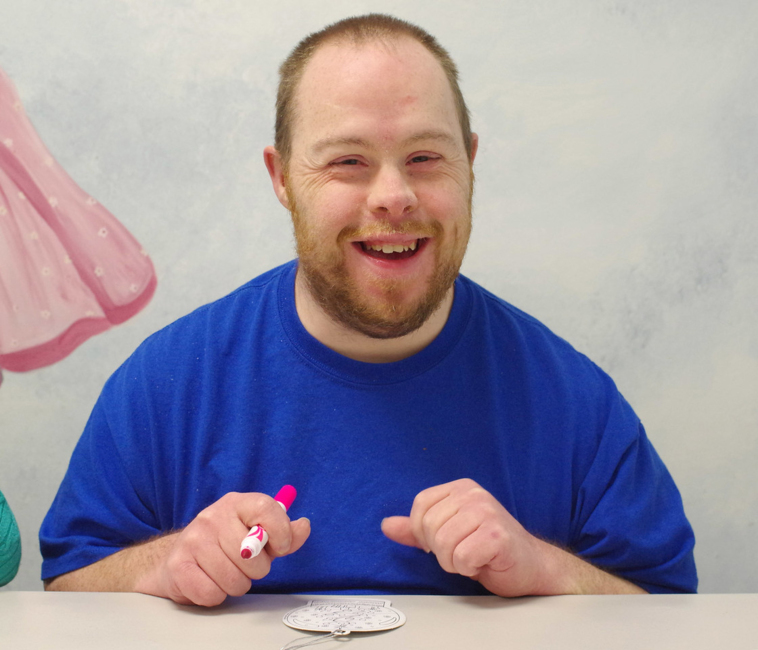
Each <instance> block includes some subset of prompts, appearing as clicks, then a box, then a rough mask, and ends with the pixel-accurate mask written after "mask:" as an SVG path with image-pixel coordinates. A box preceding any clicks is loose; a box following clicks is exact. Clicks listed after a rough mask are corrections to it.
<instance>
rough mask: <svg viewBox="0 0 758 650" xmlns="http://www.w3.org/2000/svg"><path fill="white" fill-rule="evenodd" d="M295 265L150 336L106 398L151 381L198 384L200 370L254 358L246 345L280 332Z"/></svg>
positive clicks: (266, 275) (275, 271)
mask: <svg viewBox="0 0 758 650" xmlns="http://www.w3.org/2000/svg"><path fill="white" fill-rule="evenodd" d="M294 265H295V262H289V263H287V264H284V265H282V266H279V267H276V268H274V269H272V270H270V271H267V272H266V273H264V274H262V275H260V276H258V277H256V278H254V279H252V280H250V281H249V282H247V283H245V284H244V285H242V286H241V287H239V288H237V289H235V290H234V291H232V292H231V293H229V294H228V295H226V296H224V297H222V298H219V299H218V300H215V301H213V302H210V303H208V304H206V305H202V306H201V307H198V308H197V309H195V310H194V311H192V312H190V313H189V314H187V315H185V316H182V317H181V318H179V319H177V320H175V321H174V322H172V323H170V324H169V325H167V326H165V327H163V328H162V329H160V330H158V331H157V332H155V333H154V334H152V335H150V336H149V337H148V338H147V339H145V340H144V341H143V342H142V343H141V344H140V345H139V346H138V347H137V349H136V350H135V351H134V352H133V353H132V354H131V355H130V357H129V358H128V359H127V360H126V361H125V362H124V363H123V364H122V366H121V367H120V368H119V369H118V370H117V371H116V372H115V373H114V374H113V375H112V376H111V378H110V379H109V380H108V383H106V389H105V391H104V392H107V391H108V389H109V385H112V384H114V383H117V384H119V386H118V390H119V391H121V390H123V389H125V388H127V387H128V386H129V385H130V384H136V385H138V386H139V385H144V383H145V381H146V380H148V381H151V383H152V384H153V386H154V387H157V386H158V385H162V384H164V383H167V382H169V383H174V382H176V381H183V382H190V383H196V381H197V380H199V378H200V369H202V371H203V372H204V373H205V372H207V371H208V368H209V367H213V366H214V365H218V364H216V363H215V362H217V361H218V360H219V359H220V358H222V357H226V359H224V361H225V362H229V361H230V359H229V358H228V357H230V356H231V355H237V356H239V355H243V354H247V353H249V352H250V348H249V346H245V345H244V342H245V341H252V340H254V339H255V338H256V337H260V336H261V330H266V329H267V328H269V329H270V328H273V327H276V323H277V322H278V318H277V309H276V305H277V295H278V291H277V288H278V286H279V280H280V279H281V278H282V276H285V275H287V274H288V273H290V272H291V271H292V270H293V268H294ZM269 338H270V337H269ZM193 378H194V379H193Z"/></svg>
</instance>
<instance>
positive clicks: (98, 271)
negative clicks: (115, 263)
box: [95, 266, 105, 278]
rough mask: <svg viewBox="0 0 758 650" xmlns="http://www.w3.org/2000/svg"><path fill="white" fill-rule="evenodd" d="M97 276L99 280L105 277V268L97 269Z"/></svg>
mask: <svg viewBox="0 0 758 650" xmlns="http://www.w3.org/2000/svg"><path fill="white" fill-rule="evenodd" d="M95 275H96V276H97V277H98V278H102V277H103V276H104V275H105V271H103V268H102V267H101V266H98V267H95Z"/></svg>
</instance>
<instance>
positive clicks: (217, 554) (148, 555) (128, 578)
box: [45, 493, 310, 606]
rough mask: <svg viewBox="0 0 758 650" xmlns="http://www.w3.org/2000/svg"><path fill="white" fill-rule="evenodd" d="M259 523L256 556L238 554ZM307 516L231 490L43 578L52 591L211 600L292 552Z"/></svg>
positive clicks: (241, 590) (240, 588)
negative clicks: (292, 516)
mask: <svg viewBox="0 0 758 650" xmlns="http://www.w3.org/2000/svg"><path fill="white" fill-rule="evenodd" d="M255 524H261V525H262V526H263V527H264V528H265V529H266V531H267V532H268V534H269V542H268V544H267V545H266V547H265V548H264V549H263V552H261V554H260V555H258V556H257V557H255V558H253V559H250V560H243V559H242V558H241V557H240V543H241V542H242V540H243V539H244V537H245V535H247V533H248V531H249V529H250V528H251V527H252V526H253V525H255ZM309 534H310V522H309V521H308V520H307V519H305V518H303V519H298V520H297V521H295V522H290V520H289V518H288V517H287V515H286V514H285V512H284V511H283V510H282V508H281V507H280V506H279V504H277V503H276V502H275V501H274V500H273V499H272V498H271V497H269V496H266V495H264V494H238V493H229V494H226V495H225V496H223V497H222V498H221V499H219V500H218V501H217V502H216V503H214V504H213V505H211V506H209V507H208V508H206V509H205V510H203V511H202V512H201V513H200V514H199V515H198V516H197V517H196V518H195V519H194V520H193V521H192V522H190V524H189V525H188V526H187V527H186V528H185V529H184V530H182V531H180V532H176V533H169V534H166V535H163V536H161V537H157V538H153V539H152V540H148V541H147V542H143V543H141V544H136V545H134V546H131V547H128V548H125V549H122V550H121V551H118V552H116V553H114V554H113V555H110V556H109V557H107V558H105V559H103V560H100V561H99V562H95V563H94V564H91V565H89V566H86V567H83V568H81V569H77V570H75V571H71V572H69V573H66V574H63V575H60V576H57V577H55V578H53V579H51V580H48V581H46V582H45V589H47V590H51V591H136V592H140V593H144V594H150V595H153V596H161V597H163V598H170V599H171V600H174V601H176V602H177V603H181V604H192V603H194V604H197V605H205V606H212V605H218V604H220V603H221V602H223V601H224V599H225V598H226V596H227V595H230V596H241V595H242V594H245V593H247V591H248V590H249V589H250V586H251V584H252V582H251V581H252V580H260V579H261V578H263V577H265V576H266V575H267V574H268V572H269V571H270V569H271V562H272V560H273V559H274V558H276V557H281V556H284V555H288V554H290V553H294V552H295V551H297V550H298V549H299V548H300V547H301V546H302V545H303V543H304V542H305V540H306V539H307V538H308V535H309Z"/></svg>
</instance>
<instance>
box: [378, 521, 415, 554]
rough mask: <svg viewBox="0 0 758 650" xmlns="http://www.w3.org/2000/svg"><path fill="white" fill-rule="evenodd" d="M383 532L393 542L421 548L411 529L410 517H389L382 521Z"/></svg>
mask: <svg viewBox="0 0 758 650" xmlns="http://www.w3.org/2000/svg"><path fill="white" fill-rule="evenodd" d="M382 532H383V533H384V534H385V535H386V536H387V537H389V538H390V539H391V540H392V541H393V542H397V543H398V544H403V545H405V546H415V547H417V548H421V546H419V544H418V542H417V541H416V536H415V535H414V534H413V530H412V529H411V519H410V517H387V518H386V519H384V520H383V521H382Z"/></svg>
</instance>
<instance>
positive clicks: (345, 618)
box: [282, 598, 405, 632]
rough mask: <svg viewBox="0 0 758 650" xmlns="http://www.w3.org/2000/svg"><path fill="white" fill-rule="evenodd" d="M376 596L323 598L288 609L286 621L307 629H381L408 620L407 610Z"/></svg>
mask: <svg viewBox="0 0 758 650" xmlns="http://www.w3.org/2000/svg"><path fill="white" fill-rule="evenodd" d="M390 605H391V603H390V601H389V600H381V599H375V598H324V599H320V598H319V599H314V600H309V601H308V604H307V605H304V606H303V607H298V608H297V609H293V610H292V611H289V612H287V613H286V614H285V615H284V617H283V618H282V621H283V622H284V624H285V625H288V626H289V627H292V628H294V629H296V630H303V631H305V632H334V631H335V630H345V631H346V632H381V631H383V630H394V629H395V628H396V627H400V626H401V625H402V624H403V623H405V614H403V612H401V611H400V610H397V609H395V608H394V607H390Z"/></svg>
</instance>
